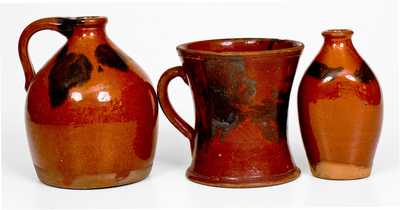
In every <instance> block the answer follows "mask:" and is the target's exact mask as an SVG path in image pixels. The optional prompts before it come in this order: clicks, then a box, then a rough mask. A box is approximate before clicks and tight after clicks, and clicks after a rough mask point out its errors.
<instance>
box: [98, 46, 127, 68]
mask: <svg viewBox="0 0 400 210" xmlns="http://www.w3.org/2000/svg"><path fill="white" fill-rule="evenodd" d="M95 56H96V58H97V60H98V61H99V62H100V63H101V64H103V65H106V66H109V67H112V68H116V69H118V70H120V71H128V65H127V64H126V62H125V61H124V59H123V58H122V56H121V55H119V54H118V53H117V52H116V51H115V50H114V49H112V48H111V47H110V46H109V45H107V44H101V45H99V46H97V48H96V51H95Z"/></svg>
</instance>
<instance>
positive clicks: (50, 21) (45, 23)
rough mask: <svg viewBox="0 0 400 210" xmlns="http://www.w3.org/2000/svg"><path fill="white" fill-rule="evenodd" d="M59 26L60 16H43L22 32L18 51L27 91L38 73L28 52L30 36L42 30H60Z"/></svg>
mask: <svg viewBox="0 0 400 210" xmlns="http://www.w3.org/2000/svg"><path fill="white" fill-rule="evenodd" d="M59 26H60V21H59V19H58V18H43V19H39V20H37V21H35V22H33V23H31V24H29V25H28V26H27V27H26V28H25V29H24V31H23V32H22V34H21V36H20V38H19V42H18V53H19V59H20V60H21V64H22V68H23V70H24V74H25V90H26V91H27V90H28V88H29V86H30V84H31V82H32V81H33V79H34V78H35V75H36V73H35V71H34V69H33V65H32V63H31V61H30V59H29V54H28V43H29V40H30V38H31V37H32V35H33V34H35V33H36V32H39V31H42V30H53V31H59Z"/></svg>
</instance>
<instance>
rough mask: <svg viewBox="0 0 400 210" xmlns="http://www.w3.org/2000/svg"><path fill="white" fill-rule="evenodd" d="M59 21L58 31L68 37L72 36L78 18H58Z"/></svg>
mask: <svg viewBox="0 0 400 210" xmlns="http://www.w3.org/2000/svg"><path fill="white" fill-rule="evenodd" d="M57 21H58V23H59V25H58V31H59V32H60V33H61V34H63V35H64V36H66V37H67V38H69V37H71V35H72V33H73V32H74V29H75V27H76V25H77V24H78V20H77V19H76V18H58V19H57Z"/></svg>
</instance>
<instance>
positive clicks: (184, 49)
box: [176, 38, 304, 57]
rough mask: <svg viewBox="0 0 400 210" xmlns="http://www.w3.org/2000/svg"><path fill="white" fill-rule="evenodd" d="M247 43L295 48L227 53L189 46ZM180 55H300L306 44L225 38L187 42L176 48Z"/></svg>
mask: <svg viewBox="0 0 400 210" xmlns="http://www.w3.org/2000/svg"><path fill="white" fill-rule="evenodd" d="M227 41H230V42H246V41H279V42H289V43H291V44H292V45H293V46H292V47H286V48H281V49H274V50H242V51H225V52H215V51H212V50H199V49H192V48H190V47H189V46H190V45H193V44H199V43H207V42H227ZM176 49H177V50H178V53H179V55H180V56H182V57H187V56H196V55H197V56H264V55H279V54H281V55H291V54H294V55H296V54H298V55H300V53H301V52H302V50H303V49H304V44H303V43H302V42H300V41H296V40H291V39H277V38H223V39H208V40H199V41H193V42H187V43H184V44H180V45H178V46H177V47H176Z"/></svg>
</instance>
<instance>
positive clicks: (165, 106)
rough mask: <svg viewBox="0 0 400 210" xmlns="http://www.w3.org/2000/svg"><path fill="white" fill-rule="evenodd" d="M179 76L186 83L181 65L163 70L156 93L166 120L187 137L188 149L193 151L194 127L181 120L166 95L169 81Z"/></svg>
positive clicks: (185, 76)
mask: <svg viewBox="0 0 400 210" xmlns="http://www.w3.org/2000/svg"><path fill="white" fill-rule="evenodd" d="M177 76H179V77H181V78H182V79H183V81H185V83H186V84H188V80H187V75H186V73H185V72H184V70H183V67H182V66H176V67H173V68H170V69H168V70H167V71H165V72H164V73H163V74H162V75H161V77H160V80H159V81H158V85H157V93H158V94H157V95H158V100H159V102H160V106H161V109H162V110H163V112H164V114H165V115H166V116H167V118H168V120H169V121H170V122H171V123H172V124H173V125H174V126H175V128H177V129H178V130H179V131H180V132H181V133H182V134H183V135H185V136H186V138H188V139H189V142H190V149H191V151H192V152H193V147H194V129H193V128H192V127H191V126H190V125H189V124H188V123H187V122H185V120H183V119H182V118H181V117H180V116H179V115H178V114H177V113H176V111H175V110H174V108H173V107H172V105H171V102H170V101H169V97H168V85H169V82H170V81H171V80H172V79H174V78H175V77H177Z"/></svg>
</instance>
